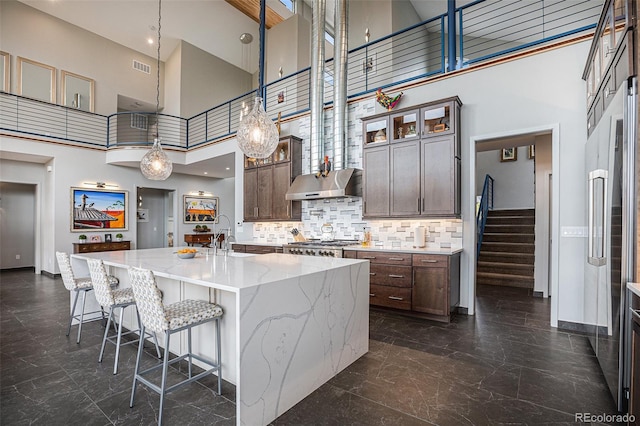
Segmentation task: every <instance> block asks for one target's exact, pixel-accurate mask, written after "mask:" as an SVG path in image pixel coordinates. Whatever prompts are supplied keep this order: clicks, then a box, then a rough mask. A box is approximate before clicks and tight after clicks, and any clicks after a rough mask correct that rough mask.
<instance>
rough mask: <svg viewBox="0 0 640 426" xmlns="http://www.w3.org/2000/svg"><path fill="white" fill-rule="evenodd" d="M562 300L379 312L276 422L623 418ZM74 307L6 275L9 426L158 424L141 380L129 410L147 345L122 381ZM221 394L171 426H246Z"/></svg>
mask: <svg viewBox="0 0 640 426" xmlns="http://www.w3.org/2000/svg"><path fill="white" fill-rule="evenodd" d="M549 302H550V301H549V300H545V299H538V298H531V297H529V296H528V295H527V294H526V292H524V293H523V291H522V290H518V289H509V288H501V287H482V288H479V289H478V312H477V315H476V316H475V317H465V316H459V317H456V318H455V320H454V321H453V322H452V323H451V324H447V325H444V324H438V323H434V322H429V321H422V320H416V319H409V318H405V317H402V316H399V315H395V314H389V313H386V312H383V311H378V310H373V311H372V312H371V323H370V324H371V331H370V334H371V340H370V351H369V353H367V354H366V355H365V356H364V357H362V358H361V359H359V360H358V361H356V362H355V363H354V364H352V365H351V366H350V367H349V368H347V369H346V370H345V371H343V372H342V373H340V374H339V375H338V376H337V377H335V378H334V379H332V380H331V381H329V382H328V383H326V384H325V385H324V386H322V387H321V388H320V389H318V390H317V391H316V392H314V393H313V394H311V395H310V396H308V397H307V398H305V399H304V400H303V401H302V402H300V403H299V404H298V405H296V406H295V407H294V408H292V409H291V410H289V411H288V412H286V413H285V414H284V415H282V416H281V417H280V418H278V419H277V420H276V421H275V422H274V425H403V426H404V425H428V424H436V425H500V424H510V425H513V424H562V423H566V424H572V423H574V413H581V412H588V413H614V412H615V407H614V404H613V400H612V398H611V396H610V395H609V393H608V391H607V389H606V386H605V383H604V378H603V376H602V374H601V372H600V368H599V366H598V364H597V361H596V359H595V358H594V356H593V352H592V351H591V348H590V346H589V343H588V341H587V339H586V338H585V337H584V336H582V335H580V334H576V333H569V332H564V331H558V330H556V329H553V328H551V327H549V326H548V325H547V323H548V318H549V309H550V303H549ZM68 306H69V293H68V292H67V291H66V290H65V289H64V286H63V285H62V282H61V280H60V279H56V280H53V279H50V278H47V277H45V276H41V275H35V274H34V273H32V272H28V271H17V272H11V271H4V272H2V273H0V388H1V398H0V412H1V414H0V424H2V425H22V424H25V425H26V424H34V425H38V424H42V425H45V424H46V425H111V424H122V425H133V424H136V425H151V424H155V422H156V420H157V408H158V396H157V395H156V394H155V393H153V392H148V391H146V390H145V388H144V387H143V386H139V388H138V393H137V395H136V405H135V406H134V408H132V409H131V408H129V404H128V399H129V396H130V391H131V383H132V380H133V378H132V374H131V373H132V370H133V366H134V362H135V346H127V347H124V348H123V350H122V352H121V359H120V361H121V364H120V372H119V373H118V375H116V376H114V375H112V374H111V373H112V371H111V369H112V366H113V346H111V347H110V348H108V349H107V352H106V355H105V360H104V362H103V363H102V364H99V363H98V362H97V357H98V352H99V350H100V342H101V337H102V332H103V328H102V326H101V325H100V323H99V322H93V323H89V324H87V325H85V327H84V328H83V333H82V341H81V343H80V344H76V343H75V338H73V334H72V336H71V338H68V337H66V336H65V323H66V321H67V319H68V317H67V315H68ZM74 330H75V327H74ZM74 330H72V333H73V331H74ZM148 349H149V353H151V352H152V348H151V346H149V348H148ZM146 362H149V363H151V362H153V358H152V357H151V356H149V357H147V359H146ZM172 374H173V376H174V379H175V377H179V376H178V375H179V374H180V372H179V371H178V370H175V371H173V373H172ZM212 389H215V380H210V379H207V380H206V381H205V382H204V383H195V384H192V385H189V386H186V387H184V388H181V389H180V390H178V391H176V392H174V393H171V394H169V396H168V397H167V398H168V399H167V402H166V408H165V421H166V424H168V425H187V424H189V425H222V424H225V425H231V424H235V417H234V415H235V404H234V395H235V388H234V387H233V386H232V385H230V384H228V383H225V386H224V387H223V395H222V396H218V395H216V394H215V393H214V392H213V391H212Z"/></svg>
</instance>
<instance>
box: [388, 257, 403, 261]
mask: <svg viewBox="0 0 640 426" xmlns="http://www.w3.org/2000/svg"><path fill="white" fill-rule="evenodd" d="M389 260H399V261H402V260H404V257H390V258H389Z"/></svg>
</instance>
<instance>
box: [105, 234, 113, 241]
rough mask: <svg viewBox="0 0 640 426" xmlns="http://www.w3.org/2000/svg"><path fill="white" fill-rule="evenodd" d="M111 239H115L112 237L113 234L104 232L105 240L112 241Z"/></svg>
mask: <svg viewBox="0 0 640 426" xmlns="http://www.w3.org/2000/svg"><path fill="white" fill-rule="evenodd" d="M111 241H113V240H112V239H111V234H104V242H105V243H110V242H111Z"/></svg>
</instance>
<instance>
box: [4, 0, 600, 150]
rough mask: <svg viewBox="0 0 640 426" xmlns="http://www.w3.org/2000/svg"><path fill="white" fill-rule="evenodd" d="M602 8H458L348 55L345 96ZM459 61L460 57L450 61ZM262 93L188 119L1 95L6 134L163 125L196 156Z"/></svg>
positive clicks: (271, 106) (91, 137)
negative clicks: (449, 25)
mask: <svg viewBox="0 0 640 426" xmlns="http://www.w3.org/2000/svg"><path fill="white" fill-rule="evenodd" d="M603 3H604V0H525V1H523V0H478V1H476V2H473V3H470V4H468V5H465V6H463V7H460V8H457V9H456V10H455V11H453V12H452V13H455V17H456V19H455V20H453V21H454V22H456V27H457V28H452V29H449V28H447V22H448V20H447V15H446V14H443V15H439V16H436V17H434V18H432V19H430V20H428V21H425V22H421V23H419V24H416V25H413V26H411V27H409V28H406V29H403V30H402V31H398V32H395V33H393V34H389V35H388V36H385V37H383V38H380V39H378V40H374V41H372V42H370V43H367V44H365V45H363V46H360V47H357V48H355V49H353V50H351V51H349V53H348V58H347V63H348V65H347V66H348V72H347V96H348V98H350V99H351V98H355V97H359V96H363V95H366V94H368V93H372V92H374V91H376V90H377V89H378V88H386V87H391V86H398V85H401V84H405V83H408V82H411V81H417V80H424V79H427V78H429V77H431V76H434V75H439V74H443V73H446V72H448V71H449V70H448V67H447V66H446V64H447V63H448V58H447V54H448V52H449V51H450V49H449V47H452V46H449V45H448V43H449V37H448V34H449V33H455V34H456V37H455V40H456V43H455V44H456V49H452V50H456V51H457V52H456V57H457V58H456V61H454V63H455V64H456V67H457V68H463V67H466V66H469V65H471V64H478V63H482V62H484V61H488V60H492V59H495V58H496V57H500V56H503V55H508V54H512V53H514V52H519V51H524V50H526V49H529V48H532V47H534V46H539V45H542V44H544V43H547V42H550V41H557V40H561V39H564V38H569V37H574V36H577V35H580V34H583V33H585V32H587V31H593V30H594V29H595V27H596V24H597V22H598V16H599V14H600V10H601V8H602V4H603ZM452 56H453V55H452ZM310 87H311V85H310V68H305V69H303V70H300V71H298V72H296V73H293V74H291V75H288V76H285V77H283V78H280V79H278V80H276V81H273V82H270V83H268V84H266V86H265V89H264V96H265V100H266V102H265V103H266V105H265V109H266V111H267V112H268V114H269V115H270V116H271V117H272V118H273V119H276V117H277V116H278V114H280V115H281V117H282V118H287V117H291V116H295V115H297V114H301V113H305V112H307V111H308V110H309V108H310ZM324 93H325V95H324V101H325V104H326V105H330V104H331V103H332V102H333V99H332V97H333V61H332V60H329V61H327V62H326V66H325V91H324ZM255 94H256V90H252V91H250V92H248V93H245V94H242V95H240V96H238V97H236V98H234V99H231V100H229V101H227V102H224V103H222V104H220V105H217V106H215V107H213V108H211V109H209V110H207V111H204V112H202V113H200V114H197V115H195V116H193V117H191V118H187V119H185V118H181V117H176V116H171V115H165V114H159V117H158V121H159V123H156V117H155V113H133V112H123V113H116V114H112V115H109V116H103V115H99V114H92V113H88V112H83V111H78V110H76V109H73V108H67V107H63V106H59V105H53V104H49V103H46V102H41V101H36V100H32V99H28V98H24V97H21V96H17V95H12V94H9V93H5V92H0V130H9V131H15V132H21V133H26V134H31V135H39V136H46V137H51V138H55V139H60V140H64V141H73V142H79V143H87V144H90V145H99V146H104V147H107V148H108V147H114V146H128V145H151V144H152V143H153V135H154V134H155V127H156V125H157V126H159V131H160V135H161V137H162V144H163V145H165V146H170V147H175V148H181V149H189V148H193V147H196V146H200V145H203V144H208V143H213V142H216V141H218V140H221V139H224V138H226V137H229V136H232V135H234V134H235V133H236V131H237V129H238V124H239V122H240V117H241V113H244V112H245V111H248V110H250V108H252V106H253V103H254V98H255Z"/></svg>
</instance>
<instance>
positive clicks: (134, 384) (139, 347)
mask: <svg viewBox="0 0 640 426" xmlns="http://www.w3.org/2000/svg"><path fill="white" fill-rule="evenodd" d="M140 335H141V336H144V325H142V323H141V324H140ZM143 346H144V345H142V344H138V356H137V357H136V368H135V370H133V388H132V389H131V401H130V402H129V407H130V408H133V400H134V398H135V396H136V382H137V381H138V371H139V370H140V358H142V347H143Z"/></svg>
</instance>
